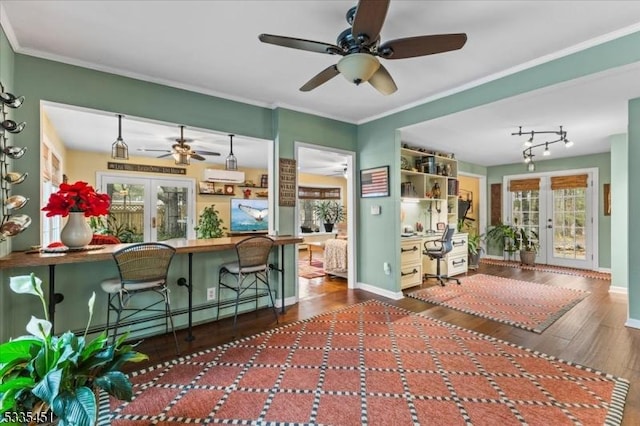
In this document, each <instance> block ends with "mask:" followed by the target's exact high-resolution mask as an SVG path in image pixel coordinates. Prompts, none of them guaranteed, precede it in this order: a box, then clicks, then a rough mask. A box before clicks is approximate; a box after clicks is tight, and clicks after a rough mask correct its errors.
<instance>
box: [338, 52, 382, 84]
mask: <svg viewBox="0 0 640 426" xmlns="http://www.w3.org/2000/svg"><path fill="white" fill-rule="evenodd" d="M337 67H338V71H340V74H342V75H343V76H344V78H346V79H347V80H349V81H350V82H352V83H355V84H356V85H358V84H360V83H364V82H366V81H369V79H370V78H371V77H372V76H373V74H375V72H376V71H378V68H380V61H378V59H377V58H376V57H375V56H373V55H371V54H369V53H352V54H350V55H347V56H345V57H343V58H342V59H340V61H339V62H338V65H337Z"/></svg>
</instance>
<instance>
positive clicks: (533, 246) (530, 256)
mask: <svg viewBox="0 0 640 426" xmlns="http://www.w3.org/2000/svg"><path fill="white" fill-rule="evenodd" d="M516 232H517V239H516V244H517V248H518V249H519V250H520V262H521V263H523V264H525V265H535V263H536V255H537V254H538V233H537V232H536V231H534V230H533V229H526V228H517V230H516Z"/></svg>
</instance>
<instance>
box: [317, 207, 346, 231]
mask: <svg viewBox="0 0 640 426" xmlns="http://www.w3.org/2000/svg"><path fill="white" fill-rule="evenodd" d="M313 212H314V214H315V215H316V217H317V218H318V219H320V220H321V221H322V223H323V224H324V230H325V231H326V232H332V231H333V225H335V224H336V223H339V222H342V221H343V220H344V216H345V213H344V207H343V206H342V204H340V203H338V202H337V201H320V202H319V203H317V204H316V205H315V206H314V207H313Z"/></svg>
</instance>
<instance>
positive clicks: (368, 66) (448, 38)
mask: <svg viewBox="0 0 640 426" xmlns="http://www.w3.org/2000/svg"><path fill="white" fill-rule="evenodd" d="M388 8H389V0H360V1H359V2H358V5H357V6H355V7H352V8H351V9H349V11H348V12H347V16H346V19H347V22H348V23H349V25H350V28H347V29H346V30H344V31H343V32H342V33H340V35H339V36H338V40H337V44H336V45H333V44H329V43H323V42H319V41H312V40H305V39H300V38H293V37H285V36H279V35H273V34H260V36H259V37H258V38H259V39H260V41H262V42H263V43H270V44H275V45H278V46H283V47H290V48H293V49H300V50H307V51H310V52H317V53H326V54H330V55H340V56H342V59H340V60H339V61H338V63H337V64H335V65H331V66H329V67H327V68H325V69H324V70H322V71H320V73H318V74H317V75H316V76H314V77H313V78H312V79H311V80H309V81H308V82H307V83H305V84H304V85H303V86H302V87H301V88H300V90H301V91H303V92H308V91H310V90H313V89H315V88H316V87H318V86H320V85H321V84H324V83H326V82H327V81H329V80H331V79H332V78H333V77H335V76H337V75H338V74H342V75H344V76H345V78H346V79H347V80H349V81H351V82H353V83H355V84H356V85H359V84H360V83H363V82H367V81H368V82H369V84H371V85H372V86H373V87H374V88H375V89H377V90H378V91H379V92H380V93H382V94H384V95H390V94H391V93H393V92H395V91H396V90H397V89H398V87H397V86H396V84H395V82H394V81H393V78H392V77H391V74H389V72H388V71H387V69H386V68H385V67H384V65H382V64H380V61H379V60H378V58H377V57H381V58H384V59H404V58H413V57H418V56H426V55H433V54H435V53H443V52H448V51H451V50H458V49H460V48H462V46H464V44H465V43H466V41H467V35H466V34H464V33H458V34H437V35H423V36H417V37H407V38H399V39H395V40H390V41H387V42H384V43H382V44H381V43H380V30H381V29H382V25H383V24H384V20H385V17H386V15H387V9H388Z"/></svg>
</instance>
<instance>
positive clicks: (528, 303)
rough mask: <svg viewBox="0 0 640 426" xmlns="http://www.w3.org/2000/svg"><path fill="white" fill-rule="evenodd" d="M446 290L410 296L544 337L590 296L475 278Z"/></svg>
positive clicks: (525, 283) (427, 290) (481, 276)
mask: <svg viewBox="0 0 640 426" xmlns="http://www.w3.org/2000/svg"><path fill="white" fill-rule="evenodd" d="M460 282H461V285H457V284H454V283H450V284H447V285H446V286H444V287H441V286H433V287H429V288H425V289H421V290H417V291H414V292H411V293H408V294H407V296H409V297H413V298H416V299H420V300H423V301H425V302H429V303H434V304H436V305H441V306H446V307H447V308H451V309H456V310H458V311H462V312H466V313H468V314H472V315H476V316H479V317H483V318H488V319H491V320H494V321H498V322H503V323H505V324H509V325H513V326H514V327H520V328H524V329H525V330H529V331H534V332H536V333H542V332H543V331H544V330H545V329H546V328H547V327H549V326H550V325H551V324H553V322H554V321H556V320H557V319H558V318H560V317H561V316H562V315H564V314H565V313H566V312H567V311H569V309H571V308H573V307H574V306H575V305H576V304H578V303H579V302H580V301H581V300H582V299H584V298H585V297H587V296H588V295H589V292H587V291H582V290H573V289H569V288H563V287H555V286H551V285H546V284H537V283H532V282H528V281H518V280H512V279H509V278H502V277H496V276H493V275H485V274H475V275H471V276H468V277H464V278H461V279H460Z"/></svg>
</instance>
